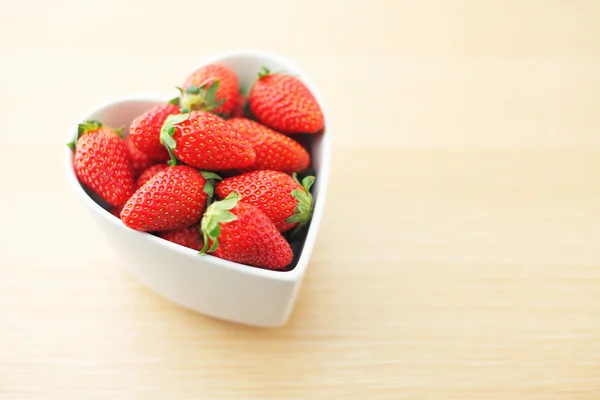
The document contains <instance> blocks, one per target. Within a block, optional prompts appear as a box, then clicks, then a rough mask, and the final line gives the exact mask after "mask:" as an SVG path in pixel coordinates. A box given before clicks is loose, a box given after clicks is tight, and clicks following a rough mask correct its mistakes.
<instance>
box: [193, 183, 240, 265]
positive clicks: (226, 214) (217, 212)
mask: <svg viewBox="0 0 600 400" xmlns="http://www.w3.org/2000/svg"><path fill="white" fill-rule="evenodd" d="M241 198H242V196H240V195H239V194H237V193H235V192H231V193H229V195H228V196H227V197H226V198H225V199H223V200H221V201H216V202H214V203H212V204H211V205H210V206H209V207H208V208H207V209H206V212H205V213H204V216H203V217H202V222H201V223H200V229H201V230H202V237H203V238H204V246H203V247H202V249H200V254H205V253H207V252H208V253H212V252H213V251H215V250H217V248H219V235H220V234H221V225H220V224H226V223H228V222H232V221H235V220H237V219H238V217H237V215H235V214H234V213H232V212H231V211H229V210H231V209H232V208H234V207H235V206H236V205H237V203H238V201H240V199H241ZM210 241H212V245H211V246H210V249H209V248H208V246H209V242H210Z"/></svg>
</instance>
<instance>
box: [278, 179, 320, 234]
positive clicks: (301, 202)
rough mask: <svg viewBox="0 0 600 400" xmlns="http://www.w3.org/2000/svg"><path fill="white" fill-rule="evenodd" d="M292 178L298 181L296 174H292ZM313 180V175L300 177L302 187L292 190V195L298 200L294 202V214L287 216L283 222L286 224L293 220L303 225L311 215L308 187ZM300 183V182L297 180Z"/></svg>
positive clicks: (310, 196)
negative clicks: (296, 202)
mask: <svg viewBox="0 0 600 400" xmlns="http://www.w3.org/2000/svg"><path fill="white" fill-rule="evenodd" d="M292 176H293V178H294V179H295V180H296V182H298V177H297V176H296V174H293V175H292ZM314 182H315V177H314V176H312V175H311V176H307V177H305V178H304V179H302V184H301V185H302V187H303V189H294V190H292V197H293V198H294V199H296V200H297V201H298V204H296V208H294V215H292V216H290V217H288V218H287V219H286V220H285V222H287V223H288V224H292V223H294V222H298V225H299V226H303V225H305V224H306V223H307V222H308V221H310V218H311V216H312V206H313V204H312V200H313V198H312V194H310V188H311V187H312V185H313V183H314ZM298 183H300V182H298Z"/></svg>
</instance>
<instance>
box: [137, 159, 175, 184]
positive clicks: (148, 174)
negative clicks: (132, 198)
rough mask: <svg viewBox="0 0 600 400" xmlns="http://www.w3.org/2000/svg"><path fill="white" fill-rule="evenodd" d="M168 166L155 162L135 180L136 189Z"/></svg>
mask: <svg viewBox="0 0 600 400" xmlns="http://www.w3.org/2000/svg"><path fill="white" fill-rule="evenodd" d="M168 167H169V166H168V165H167V164H154V165H153V166H151V167H148V168H146V169H145V170H144V172H142V173H141V174H140V176H139V177H138V178H137V180H136V181H135V190H138V189H139V188H141V187H142V186H144V183H146V182H148V181H149V180H150V178H152V177H153V176H154V175H156V174H158V173H159V172H160V171H162V170H163V169H165V168H168Z"/></svg>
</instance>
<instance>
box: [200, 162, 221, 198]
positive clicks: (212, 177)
mask: <svg viewBox="0 0 600 400" xmlns="http://www.w3.org/2000/svg"><path fill="white" fill-rule="evenodd" d="M200 173H201V174H202V177H203V178H204V179H206V182H205V183H204V188H203V191H204V193H206V194H207V195H208V199H207V200H206V207H209V206H210V205H211V203H212V201H213V196H214V194H215V181H222V180H223V178H221V177H220V176H219V175H217V174H215V173H214V172H210V171H200Z"/></svg>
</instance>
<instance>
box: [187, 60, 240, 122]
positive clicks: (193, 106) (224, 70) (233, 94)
mask: <svg viewBox="0 0 600 400" xmlns="http://www.w3.org/2000/svg"><path fill="white" fill-rule="evenodd" d="M214 82H218V83H217V85H216V87H214V91H213V92H210V90H209V88H210V87H211V86H212V84H213V83H214ZM239 88H240V85H239V81H238V77H237V75H236V74H235V71H233V70H232V69H231V68H229V67H227V66H226V65H222V64H209V65H205V66H203V67H200V68H198V69H197V70H196V71H194V72H193V73H191V74H190V75H189V76H188V77H187V79H186V80H185V82H184V83H183V91H182V94H181V106H182V107H183V108H186V109H188V110H193V111H212V112H214V113H218V114H221V115H223V116H228V115H229V114H231V112H232V111H233V109H234V108H235V104H236V101H237V97H238V92H239Z"/></svg>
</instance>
